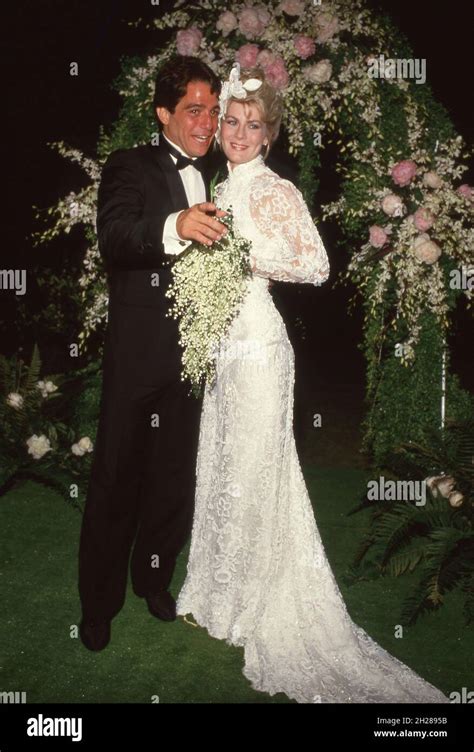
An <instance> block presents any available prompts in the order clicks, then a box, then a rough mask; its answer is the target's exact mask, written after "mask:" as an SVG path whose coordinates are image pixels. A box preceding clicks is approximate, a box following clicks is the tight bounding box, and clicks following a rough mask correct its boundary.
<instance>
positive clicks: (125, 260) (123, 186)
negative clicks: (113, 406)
mask: <svg viewBox="0 0 474 752" xmlns="http://www.w3.org/2000/svg"><path fill="white" fill-rule="evenodd" d="M219 160H222V157H221V155H218V154H214V155H208V156H207V157H206V167H205V171H204V172H203V179H204V184H205V186H206V198H207V200H208V201H209V200H210V193H209V183H210V179H211V178H212V176H213V175H214V174H215V172H216V171H217V169H218V167H219ZM97 208H98V213H97V234H98V241H99V251H100V253H101V255H102V257H103V259H104V262H105V267H106V271H107V282H108V289H109V303H108V324H107V332H106V338H105V349H104V378H105V379H107V378H109V379H113V380H114V381H115V382H117V380H118V381H120V382H121V383H122V386H124V388H126V384H127V383H128V384H129V383H130V382H131V381H134V382H136V381H137V380H141V381H142V382H143V383H145V382H146V383H147V384H148V385H157V384H165V383H169V382H170V381H175V380H176V379H179V378H180V370H181V348H180V346H179V332H178V325H177V321H176V320H175V319H172V318H171V317H169V316H167V315H166V312H167V311H168V309H169V306H170V300H169V298H167V297H166V296H165V291H166V289H167V288H168V286H169V284H170V281H171V267H170V265H169V261H170V260H173V259H174V258H175V257H174V256H172V255H170V254H166V253H165V250H164V247H163V242H162V238H163V228H164V224H165V221H166V219H167V217H168V216H169V214H171V213H173V212H177V211H180V210H182V209H187V208H188V200H187V197H186V192H185V190H184V185H183V182H182V180H181V177H180V175H179V172H178V170H177V169H176V166H175V164H174V162H173V160H172V158H171V156H170V154H169V152H168V151H167V150H166V148H165V147H163V145H162V142H160V145H159V146H151V145H144V146H138V147H134V148H132V149H119V150H117V151H115V152H113V153H112V154H111V155H110V156H109V158H108V159H107V161H106V163H105V165H104V168H103V172H102V179H101V183H100V186H99V194H98V207H97Z"/></svg>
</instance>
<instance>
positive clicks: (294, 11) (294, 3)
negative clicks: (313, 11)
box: [278, 0, 305, 16]
mask: <svg viewBox="0 0 474 752" xmlns="http://www.w3.org/2000/svg"><path fill="white" fill-rule="evenodd" d="M278 10H280V11H284V12H285V13H287V14H288V15H289V16H301V15H302V13H303V12H304V10H305V4H304V2H302V0H283V2H282V3H280V5H279V6H278Z"/></svg>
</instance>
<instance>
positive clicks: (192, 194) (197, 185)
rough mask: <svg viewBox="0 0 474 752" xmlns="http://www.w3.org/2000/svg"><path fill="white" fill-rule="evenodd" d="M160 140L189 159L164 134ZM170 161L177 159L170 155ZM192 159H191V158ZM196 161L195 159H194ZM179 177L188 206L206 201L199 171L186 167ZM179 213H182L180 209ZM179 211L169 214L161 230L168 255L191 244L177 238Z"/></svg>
mask: <svg viewBox="0 0 474 752" xmlns="http://www.w3.org/2000/svg"><path fill="white" fill-rule="evenodd" d="M161 135H162V138H166V140H167V141H168V142H169V143H170V144H172V145H173V146H174V147H175V148H176V149H178V151H180V152H181V154H182V155H183V156H184V157H189V155H188V154H186V152H184V151H183V150H182V149H181V148H180V147H179V146H178V144H175V143H174V142H173V141H171V139H170V138H167V137H166V136H165V135H164V134H161ZM170 157H171V159H172V160H173V162H174V163H175V164H176V162H177V161H178V160H177V157H175V156H174V154H170ZM191 159H192V157H191ZM195 159H197V157H195ZM179 175H180V177H181V180H182V181H183V185H184V190H185V192H186V197H187V199H188V203H189V206H194V204H200V203H202V202H203V201H206V200H207V199H206V186H205V185H204V180H203V177H202V175H201V173H200V172H199V170H196V168H195V167H193V166H192V165H188V166H187V167H185V168H184V170H179ZM181 211H183V210H182V209H181ZM181 211H178V212H173V214H170V215H169V216H168V217H167V219H166V222H165V225H164V228H163V246H164V249H165V253H170V254H176V255H177V254H178V253H182V251H184V250H185V249H186V248H187V247H188V245H189V244H190V243H191V242H192V241H191V240H183V239H182V238H180V237H179V235H178V232H177V230H176V220H177V218H178V215H179V214H181Z"/></svg>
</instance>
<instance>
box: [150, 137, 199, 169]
mask: <svg viewBox="0 0 474 752" xmlns="http://www.w3.org/2000/svg"><path fill="white" fill-rule="evenodd" d="M161 143H162V144H163V146H164V147H165V149H166V151H168V152H169V153H170V154H173V156H175V157H176V158H177V160H178V161H177V162H176V169H177V170H184V168H185V167H187V166H188V165H192V166H193V167H195V168H196V170H199V172H201V173H202V172H204V167H205V160H204V157H195V158H194V159H191V158H190V157H185V156H184V155H183V154H181V152H180V151H178V149H175V147H174V146H173V144H170V142H169V141H167V140H166V138H165V137H164V136H163V138H162V140H161Z"/></svg>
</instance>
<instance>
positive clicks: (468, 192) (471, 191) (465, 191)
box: [456, 183, 474, 201]
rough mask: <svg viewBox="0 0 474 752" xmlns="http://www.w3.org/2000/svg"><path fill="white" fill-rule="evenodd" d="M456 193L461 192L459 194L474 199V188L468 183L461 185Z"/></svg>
mask: <svg viewBox="0 0 474 752" xmlns="http://www.w3.org/2000/svg"><path fill="white" fill-rule="evenodd" d="M456 193H457V194H459V196H464V198H467V199H469V200H470V201H474V188H471V186H470V185H468V184H467V183H463V184H462V185H460V186H459V188H458V189H457V191H456Z"/></svg>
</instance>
